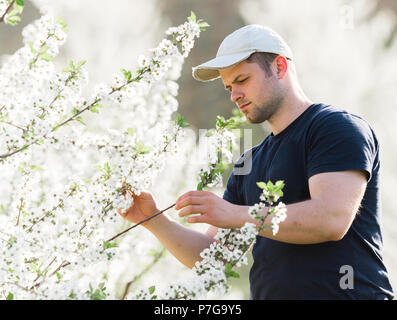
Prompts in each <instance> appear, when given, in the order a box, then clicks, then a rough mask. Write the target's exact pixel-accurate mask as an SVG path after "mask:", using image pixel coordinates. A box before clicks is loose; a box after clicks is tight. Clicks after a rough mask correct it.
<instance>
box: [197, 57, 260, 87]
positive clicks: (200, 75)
mask: <svg viewBox="0 0 397 320" xmlns="http://www.w3.org/2000/svg"><path fill="white" fill-rule="evenodd" d="M254 52H255V50H252V51H245V52H242V53H235V54H232V55H227V56H221V57H216V58H214V59H212V60H209V61H207V62H205V63H203V64H200V65H199V66H197V67H194V68H193V70H192V75H193V78H194V79H196V80H199V81H211V80H215V79H217V78H219V77H220V75H219V71H218V70H222V69H227V68H230V67H231V66H233V65H235V64H237V63H239V62H241V61H243V60H245V59H247V58H248V57H249V56H250V55H251V54H253V53H254Z"/></svg>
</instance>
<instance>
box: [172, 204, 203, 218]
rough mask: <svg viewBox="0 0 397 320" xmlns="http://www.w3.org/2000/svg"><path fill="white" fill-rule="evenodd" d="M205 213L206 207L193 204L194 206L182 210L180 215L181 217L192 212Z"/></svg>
mask: <svg viewBox="0 0 397 320" xmlns="http://www.w3.org/2000/svg"><path fill="white" fill-rule="evenodd" d="M203 213H205V208H204V207H203V206H200V205H193V206H188V207H186V208H185V209H183V210H181V211H180V212H179V213H178V215H179V216H180V217H185V216H188V215H191V214H203Z"/></svg>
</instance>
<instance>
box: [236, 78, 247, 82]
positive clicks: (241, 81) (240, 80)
mask: <svg viewBox="0 0 397 320" xmlns="http://www.w3.org/2000/svg"><path fill="white" fill-rule="evenodd" d="M247 79H248V78H245V79H242V80H239V81H237V83H243V82H244V81H245V80H247Z"/></svg>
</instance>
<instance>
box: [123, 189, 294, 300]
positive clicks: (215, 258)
mask: <svg viewBox="0 0 397 320" xmlns="http://www.w3.org/2000/svg"><path fill="white" fill-rule="evenodd" d="M258 187H259V188H262V193H261V196H260V200H261V201H260V202H258V203H256V204H254V205H253V206H251V207H250V208H249V214H250V215H251V216H252V217H253V218H254V219H257V220H258V221H259V226H257V225H255V224H253V223H245V224H244V226H242V227H241V228H235V229H218V233H217V234H216V236H215V238H214V239H215V241H214V242H212V243H211V245H210V246H209V248H206V249H204V250H203V251H202V252H201V253H200V257H201V258H202V260H200V261H197V262H196V264H195V266H194V267H193V271H194V272H195V273H194V275H193V276H192V278H191V279H189V281H184V282H183V283H181V282H176V283H173V284H170V285H168V286H167V287H166V288H165V289H163V290H157V291H159V292H156V287H155V286H152V287H150V288H149V289H145V288H141V289H140V290H139V291H138V292H136V293H134V294H129V295H128V296H127V299H128V298H129V299H142V300H147V299H170V300H175V299H199V298H202V297H205V296H206V295H207V293H208V292H210V291H214V292H215V293H217V294H220V295H224V294H226V293H227V292H229V291H230V285H229V284H228V282H227V279H228V278H229V277H239V275H238V273H237V272H235V271H234V270H233V268H234V267H240V266H241V265H242V264H247V263H248V260H247V257H246V253H247V252H248V250H249V248H250V247H251V246H252V245H253V244H254V243H255V241H256V237H257V235H258V233H259V232H260V231H261V230H263V229H265V228H266V227H268V224H265V223H266V222H267V220H266V219H267V218H268V217H269V216H270V217H271V223H270V227H271V228H272V232H273V234H274V235H276V234H277V232H278V229H279V224H280V223H281V222H282V221H284V220H285V219H286V217H287V215H286V207H285V204H284V203H282V202H279V203H278V204H277V205H276V206H273V205H274V204H275V203H274V201H273V200H274V198H280V197H281V196H282V191H281V190H282V188H283V187H284V183H283V182H282V181H277V182H276V184H275V185H274V184H273V183H272V182H271V181H269V182H268V183H267V184H266V183H264V182H259V183H258Z"/></svg>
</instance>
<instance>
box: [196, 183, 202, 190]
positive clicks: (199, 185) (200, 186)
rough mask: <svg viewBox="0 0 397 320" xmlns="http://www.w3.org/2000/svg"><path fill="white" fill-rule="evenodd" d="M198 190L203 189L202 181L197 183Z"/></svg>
mask: <svg viewBox="0 0 397 320" xmlns="http://www.w3.org/2000/svg"><path fill="white" fill-rule="evenodd" d="M197 190H199V191H201V190H203V183H202V182H200V183H199V184H198V185H197Z"/></svg>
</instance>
